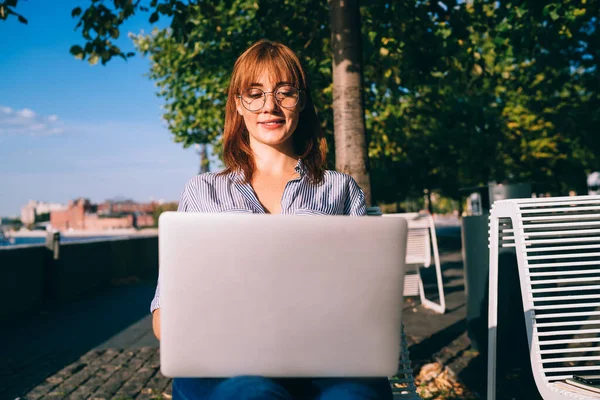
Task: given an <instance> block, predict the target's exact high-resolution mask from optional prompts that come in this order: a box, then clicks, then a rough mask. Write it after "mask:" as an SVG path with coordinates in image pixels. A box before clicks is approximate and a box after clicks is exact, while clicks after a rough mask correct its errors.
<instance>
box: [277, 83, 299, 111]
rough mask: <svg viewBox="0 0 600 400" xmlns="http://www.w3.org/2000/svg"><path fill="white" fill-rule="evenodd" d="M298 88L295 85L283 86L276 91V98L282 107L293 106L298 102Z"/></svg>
mask: <svg viewBox="0 0 600 400" xmlns="http://www.w3.org/2000/svg"><path fill="white" fill-rule="evenodd" d="M299 97H300V96H299V93H298V89H296V88H295V87H293V86H288V85H286V86H281V87H279V88H278V89H277V92H276V93H275V98H276V99H277V102H279V105H281V107H285V108H291V107H294V106H295V105H296V104H298V99H299Z"/></svg>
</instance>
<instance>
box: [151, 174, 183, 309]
mask: <svg viewBox="0 0 600 400" xmlns="http://www.w3.org/2000/svg"><path fill="white" fill-rule="evenodd" d="M188 204H189V199H188V185H186V187H185V188H184V189H183V192H182V193H181V197H180V199H179V205H178V206H177V211H179V212H186V211H188ZM158 275H159V279H158V281H157V283H156V291H155V292H154V298H153V299H152V302H151V303H150V313H153V312H154V311H155V310H157V309H159V308H160V269H159V270H158Z"/></svg>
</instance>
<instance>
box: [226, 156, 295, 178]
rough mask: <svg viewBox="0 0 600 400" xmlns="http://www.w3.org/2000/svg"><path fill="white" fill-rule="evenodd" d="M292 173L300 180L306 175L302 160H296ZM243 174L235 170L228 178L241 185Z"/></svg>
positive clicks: (242, 171) (240, 170) (241, 171)
mask: <svg viewBox="0 0 600 400" xmlns="http://www.w3.org/2000/svg"><path fill="white" fill-rule="evenodd" d="M294 171H296V173H298V174H299V175H300V178H303V177H304V175H306V166H305V165H304V163H303V162H302V159H300V158H299V159H298V162H297V163H296V166H295V167H294ZM245 176H246V175H245V174H244V170H242V169H239V170H235V171H231V172H230V173H229V178H230V179H231V180H232V181H234V182H237V183H243V182H244V180H245Z"/></svg>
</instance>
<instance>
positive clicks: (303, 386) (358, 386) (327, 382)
mask: <svg viewBox="0 0 600 400" xmlns="http://www.w3.org/2000/svg"><path fill="white" fill-rule="evenodd" d="M292 399H302V400H304V399H306V400H308V399H310V400H341V399H344V400H391V399H392V390H391V388H390V384H389V382H388V380H387V378H282V379H271V378H263V377H260V376H238V377H234V378H175V379H173V400H292Z"/></svg>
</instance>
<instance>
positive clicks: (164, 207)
mask: <svg viewBox="0 0 600 400" xmlns="http://www.w3.org/2000/svg"><path fill="white" fill-rule="evenodd" d="M177 206H178V203H173V202H171V203H163V204H159V205H158V206H156V208H155V209H154V211H152V218H153V219H154V226H155V227H156V226H158V217H160V214H162V213H163V212H165V211H177Z"/></svg>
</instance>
